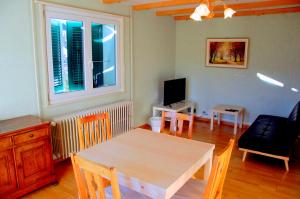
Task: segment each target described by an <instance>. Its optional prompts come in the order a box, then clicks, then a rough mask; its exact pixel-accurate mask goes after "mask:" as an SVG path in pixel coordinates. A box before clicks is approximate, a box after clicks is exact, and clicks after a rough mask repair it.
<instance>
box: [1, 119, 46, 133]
mask: <svg viewBox="0 0 300 199" xmlns="http://www.w3.org/2000/svg"><path fill="white" fill-rule="evenodd" d="M44 124H49V122H45V121H42V120H41V119H40V118H39V117H36V116H31V115H26V116H22V117H17V118H12V119H8V120H0V135H1V134H5V133H10V132H15V131H23V130H27V129H31V128H33V127H36V126H40V125H44Z"/></svg>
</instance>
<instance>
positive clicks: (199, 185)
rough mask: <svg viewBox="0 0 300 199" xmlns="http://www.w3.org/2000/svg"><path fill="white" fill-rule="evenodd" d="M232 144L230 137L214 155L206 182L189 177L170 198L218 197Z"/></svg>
mask: <svg viewBox="0 0 300 199" xmlns="http://www.w3.org/2000/svg"><path fill="white" fill-rule="evenodd" d="M233 146H234V140H233V139H231V140H230V141H229V144H228V145H227V147H226V148H225V149H224V150H223V151H222V152H221V153H220V154H219V155H216V156H215V158H214V162H213V167H212V171H211V174H210V176H209V179H208V181H207V183H206V182H205V181H202V180H197V179H190V180H189V181H188V182H187V183H186V184H185V185H184V186H183V187H182V188H181V189H180V190H179V191H178V192H177V193H176V194H175V196H173V197H172V199H182V198H185V199H194V198H195V199H196V198H197V199H199V198H203V199H220V198H221V197H222V190H223V185H224V181H225V176H226V173H227V169H228V165H229V161H230V157H231V152H232V150H233Z"/></svg>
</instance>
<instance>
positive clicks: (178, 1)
mask: <svg viewBox="0 0 300 199" xmlns="http://www.w3.org/2000/svg"><path fill="white" fill-rule="evenodd" d="M201 1H202V0H169V1H160V2H153V3H144V4H136V5H134V6H132V7H133V10H149V9H153V8H162V7H170V6H181V5H189V4H196V3H201ZM212 1H215V0H210V2H212Z"/></svg>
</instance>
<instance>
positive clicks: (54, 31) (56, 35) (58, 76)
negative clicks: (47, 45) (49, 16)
mask: <svg viewBox="0 0 300 199" xmlns="http://www.w3.org/2000/svg"><path fill="white" fill-rule="evenodd" d="M60 33H61V31H60V24H59V23H57V22H55V21H51V38H52V62H53V76H54V90H55V92H57V91H59V90H61V89H62V87H63V77H62V62H61V41H60Z"/></svg>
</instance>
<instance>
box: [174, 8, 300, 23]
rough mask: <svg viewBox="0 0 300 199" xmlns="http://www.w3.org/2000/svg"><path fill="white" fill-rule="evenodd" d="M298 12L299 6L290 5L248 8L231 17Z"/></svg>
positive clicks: (183, 17) (180, 17)
mask: <svg viewBox="0 0 300 199" xmlns="http://www.w3.org/2000/svg"><path fill="white" fill-rule="evenodd" d="M294 12H300V6H297V7H291V8H273V9H265V10H248V11H240V12H237V13H235V14H234V15H233V17H239V16H253V15H257V16H259V15H269V14H284V13H294ZM218 17H224V15H223V13H216V14H215V15H214V17H213V18H218ZM174 19H175V20H176V21H180V20H190V16H189V15H184V16H175V17H174Z"/></svg>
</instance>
